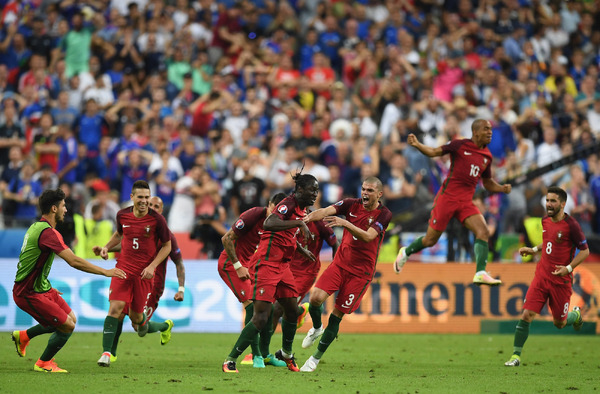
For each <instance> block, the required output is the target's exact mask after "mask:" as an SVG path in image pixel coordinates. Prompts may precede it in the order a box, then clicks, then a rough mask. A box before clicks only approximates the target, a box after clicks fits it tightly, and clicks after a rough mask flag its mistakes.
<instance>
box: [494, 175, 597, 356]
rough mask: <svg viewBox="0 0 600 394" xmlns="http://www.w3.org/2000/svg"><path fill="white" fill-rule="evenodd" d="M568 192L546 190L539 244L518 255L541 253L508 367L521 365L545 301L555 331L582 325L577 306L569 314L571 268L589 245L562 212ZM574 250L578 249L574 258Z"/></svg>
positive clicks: (586, 251) (571, 220) (580, 231)
mask: <svg viewBox="0 0 600 394" xmlns="http://www.w3.org/2000/svg"><path fill="white" fill-rule="evenodd" d="M566 203H567V193H566V192H565V191H564V190H563V189H561V188H559V187H556V186H551V187H549V188H548V192H547V194H546V212H547V213H548V216H546V217H544V218H543V219H542V244H541V245H537V246H535V247H533V248H528V247H525V248H521V249H519V253H520V254H521V256H528V255H532V254H535V253H537V252H538V251H541V252H542V258H541V259H540V261H539V263H537V266H536V267H535V275H534V277H533V281H532V282H531V285H530V286H529V289H528V290H527V294H526V296H525V303H524V304H523V313H522V314H521V320H519V322H518V323H517V328H516V330H515V339H514V348H513V349H514V350H513V354H512V356H511V357H510V360H508V361H507V362H505V363H504V365H506V366H507V367H518V366H519V365H521V351H522V350H523V345H524V344H525V341H526V340H527V337H528V336H529V325H530V324H531V322H532V321H533V319H534V318H535V316H536V315H537V314H538V313H540V312H541V311H542V308H543V307H544V305H545V304H546V302H548V306H549V307H550V310H551V311H552V317H553V318H554V325H555V326H556V328H558V329H562V328H564V327H565V326H570V325H572V326H573V328H574V329H575V330H577V331H579V330H580V329H581V326H582V325H583V319H582V317H581V311H580V310H579V307H575V308H573V311H572V312H569V301H570V300H571V294H572V293H573V274H572V272H573V269H575V267H577V266H578V265H579V264H581V263H582V262H583V260H585V259H586V257H588V256H589V254H590V251H589V249H588V244H587V241H586V239H585V236H584V235H583V231H582V230H581V227H580V226H579V223H577V221H576V220H575V219H573V217H571V216H569V215H568V214H566V213H565V211H564V209H565V204H566ZM575 248H577V249H579V253H578V254H577V256H574V255H575Z"/></svg>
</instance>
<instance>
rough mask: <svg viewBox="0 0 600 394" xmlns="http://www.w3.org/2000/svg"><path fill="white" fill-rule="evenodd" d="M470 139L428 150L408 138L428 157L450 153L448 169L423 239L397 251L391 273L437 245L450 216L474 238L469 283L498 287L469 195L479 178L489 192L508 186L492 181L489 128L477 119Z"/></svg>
mask: <svg viewBox="0 0 600 394" xmlns="http://www.w3.org/2000/svg"><path fill="white" fill-rule="evenodd" d="M471 131H472V132H473V136H472V137H471V139H464V140H454V141H451V142H450V143H448V144H447V145H443V146H440V147H438V148H431V147H429V146H426V145H423V144H422V143H420V142H419V141H418V140H417V137H415V135H414V134H410V135H409V136H408V141H407V142H408V144H409V145H411V146H413V147H415V148H417V149H418V150H419V151H420V152H421V153H423V154H424V155H426V156H429V157H436V156H442V155H445V154H447V153H448V154H450V157H451V166H450V172H449V173H448V176H447V177H446V179H445V180H444V183H443V185H442V187H441V189H440V190H439V191H438V193H437V195H436V196H435V200H434V205H433V210H432V211H431V218H430V219H429V227H428V228H427V233H426V234H425V236H424V237H419V238H417V239H416V240H415V241H413V243H411V244H410V245H409V246H408V247H403V248H400V251H399V252H398V257H397V258H396V261H395V262H394V271H395V272H396V273H400V271H401V270H402V267H403V266H404V264H405V263H406V260H407V259H408V256H410V255H411V254H413V253H417V252H419V251H420V250H422V249H424V248H428V247H430V246H433V245H435V244H436V243H437V241H438V240H439V239H440V236H441V235H442V233H443V232H444V230H445V229H446V226H447V225H448V222H450V219H452V218H453V217H455V218H457V219H458V220H460V222H461V223H462V224H463V225H464V226H465V227H466V228H468V229H469V230H470V231H472V232H473V234H474V235H475V261H476V263H477V268H476V273H475V276H474V277H473V283H475V284H476V285H490V286H496V285H500V284H502V281H500V280H499V279H494V278H492V277H491V276H490V275H489V274H488V273H487V272H486V271H485V266H486V265H487V256H488V252H489V245H488V239H489V237H490V232H489V230H488V227H487V224H486V223H485V219H484V218H483V215H482V214H481V212H479V210H478V209H477V207H476V206H475V205H474V204H473V201H472V199H473V194H475V188H476V187H477V184H478V183H479V180H480V179H481V182H482V183H483V187H484V188H485V189H486V190H487V191H490V192H492V193H500V192H503V193H507V194H508V193H510V191H511V185H510V184H505V185H500V184H498V183H497V182H496V181H494V180H493V179H492V171H491V167H492V154H491V153H490V151H489V149H488V148H487V145H488V144H489V143H490V142H491V141H492V125H491V123H490V122H489V121H487V120H484V119H477V120H475V121H474V122H473V124H472V125H471Z"/></svg>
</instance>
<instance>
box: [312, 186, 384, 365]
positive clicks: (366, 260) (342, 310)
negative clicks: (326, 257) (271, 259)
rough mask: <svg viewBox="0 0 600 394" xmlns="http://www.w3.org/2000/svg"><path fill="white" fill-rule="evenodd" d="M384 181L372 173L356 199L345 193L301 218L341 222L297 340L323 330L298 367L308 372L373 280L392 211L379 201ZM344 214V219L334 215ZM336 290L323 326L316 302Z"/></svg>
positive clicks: (324, 298)
mask: <svg viewBox="0 0 600 394" xmlns="http://www.w3.org/2000/svg"><path fill="white" fill-rule="evenodd" d="M382 195H383V185H382V184H381V181H380V180H379V179H378V178H376V177H372V176H370V177H368V178H366V179H365V180H364V181H363V184H362V188H361V198H346V199H344V200H341V201H338V202H336V203H335V204H333V205H330V206H329V207H327V208H321V209H317V210H316V211H314V212H311V213H310V214H309V215H308V216H307V217H306V218H305V219H304V220H305V221H306V222H313V221H318V220H321V219H323V220H324V221H325V222H326V223H327V226H328V227H334V226H341V227H344V235H343V236H342V243H341V244H340V247H339V248H338V250H337V253H336V254H335V257H334V258H333V261H332V263H331V264H330V265H329V267H327V269H326V270H325V271H324V272H323V273H322V274H321V276H320V277H319V279H318V280H317V283H316V284H315V286H314V288H313V289H312V291H311V294H310V305H309V307H308V312H309V313H310V317H311V318H312V321H313V327H312V328H311V329H310V330H309V331H308V334H307V335H306V337H305V338H304V340H303V341H302V347H303V348H308V347H310V346H312V344H313V343H314V342H315V341H316V340H317V338H319V337H320V336H321V335H323V338H321V340H320V341H319V345H318V346H317V350H316V351H315V353H314V354H313V355H312V356H310V358H309V359H308V360H306V362H305V363H304V365H303V366H302V368H301V369H300V370H301V371H303V372H312V371H314V370H315V369H316V368H317V365H318V364H319V361H320V360H321V357H322V356H323V353H325V351H326V350H327V348H328V347H329V345H330V344H331V342H333V340H334V339H335V338H336V337H337V334H338V331H339V328H340V323H341V322H342V318H343V317H344V315H346V314H350V313H352V312H354V311H355V310H356V309H357V308H358V306H359V305H360V301H361V299H362V297H363V296H364V294H365V292H366V291H367V289H368V288H369V285H370V284H371V280H373V275H375V265H376V264H377V256H378V255H379V248H380V247H381V243H382V242H383V236H384V234H385V230H386V229H387V227H388V224H389V223H390V220H391V219H392V213H391V212H390V210H389V209H387V208H386V207H384V206H383V205H382V204H381V202H380V201H379V200H380V199H381V196H382ZM333 215H344V216H345V217H346V219H342V218H340V217H338V216H333ZM336 291H338V294H337V296H336V299H335V307H334V309H333V312H331V314H330V315H329V324H328V325H327V328H326V329H325V330H323V324H322V322H321V313H322V309H321V306H322V305H323V302H325V300H326V299H327V298H328V297H329V296H330V295H331V294H333V293H334V292H336Z"/></svg>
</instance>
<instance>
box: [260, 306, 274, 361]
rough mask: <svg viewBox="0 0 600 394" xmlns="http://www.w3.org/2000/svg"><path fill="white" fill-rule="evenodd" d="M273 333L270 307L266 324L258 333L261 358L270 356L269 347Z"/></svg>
mask: <svg viewBox="0 0 600 394" xmlns="http://www.w3.org/2000/svg"><path fill="white" fill-rule="evenodd" d="M273 332H274V331H273V307H271V313H270V314H269V319H268V320H267V324H265V327H264V328H263V329H262V331H261V332H260V337H259V338H258V344H259V350H260V354H262V356H263V357H267V356H268V355H269V354H271V352H270V351H269V346H270V345H271V337H272V336H273Z"/></svg>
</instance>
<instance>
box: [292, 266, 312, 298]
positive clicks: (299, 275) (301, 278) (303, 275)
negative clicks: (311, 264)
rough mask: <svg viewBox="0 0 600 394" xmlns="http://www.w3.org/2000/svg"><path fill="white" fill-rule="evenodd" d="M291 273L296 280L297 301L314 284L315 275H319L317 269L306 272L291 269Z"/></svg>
mask: <svg viewBox="0 0 600 394" xmlns="http://www.w3.org/2000/svg"><path fill="white" fill-rule="evenodd" d="M292 275H294V279H295V280H296V289H297V290H298V297H299V299H298V301H302V299H303V298H304V296H305V295H306V294H308V292H309V291H310V289H312V287H313V285H314V284H315V281H316V280H317V276H319V271H317V272H306V271H299V270H296V269H292Z"/></svg>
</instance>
